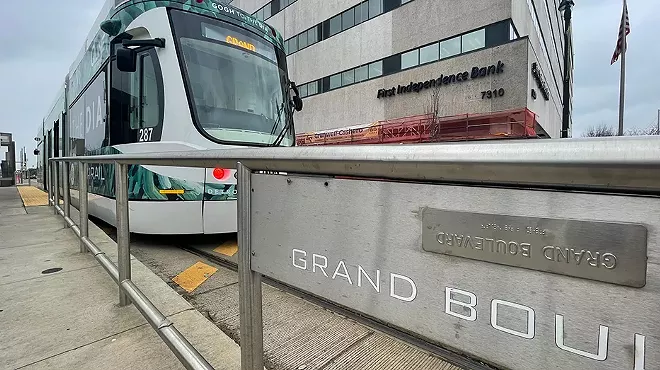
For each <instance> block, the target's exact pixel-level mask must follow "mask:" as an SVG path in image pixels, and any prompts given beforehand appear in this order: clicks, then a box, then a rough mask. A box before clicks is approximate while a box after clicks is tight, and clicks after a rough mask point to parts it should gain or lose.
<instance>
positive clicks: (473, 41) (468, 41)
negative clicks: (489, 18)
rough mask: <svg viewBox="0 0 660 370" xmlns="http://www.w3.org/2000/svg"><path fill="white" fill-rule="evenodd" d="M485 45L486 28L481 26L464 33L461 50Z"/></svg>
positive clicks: (464, 50)
mask: <svg viewBox="0 0 660 370" xmlns="http://www.w3.org/2000/svg"><path fill="white" fill-rule="evenodd" d="M483 47H486V29H485V28H482V29H480V30H477V31H474V32H470V33H468V34H466V35H463V52H464V53H466V52H468V51H472V50H476V49H481V48H483Z"/></svg>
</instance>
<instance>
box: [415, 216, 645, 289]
mask: <svg viewBox="0 0 660 370" xmlns="http://www.w3.org/2000/svg"><path fill="white" fill-rule="evenodd" d="M422 248H423V249H424V250H425V251H429V252H436V253H442V254H447V255H451V256H458V257H465V258H472V259H477V260H481V261H488V262H493V263H500V264H503V265H508V266H517V267H523V268H528V269H533V270H539V271H546V272H553V273H556V274H563V275H569V276H575V277H581V278H586V279H593V280H599V281H604V282H609V283H614V284H621V285H628V286H633V287H643V286H644V284H646V227H645V226H644V225H635V224H628V223H614V222H595V221H584V220H569V219H550V218H540V217H520V216H509V215H498V214H487V213H474V212H456V211H445V210H439V209H431V208H427V209H424V210H423V211H422Z"/></svg>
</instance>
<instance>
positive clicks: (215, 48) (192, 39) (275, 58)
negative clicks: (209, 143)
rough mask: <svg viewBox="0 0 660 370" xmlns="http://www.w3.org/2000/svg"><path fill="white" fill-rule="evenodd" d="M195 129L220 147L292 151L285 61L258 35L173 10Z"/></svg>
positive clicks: (280, 54) (281, 54) (173, 19)
mask: <svg viewBox="0 0 660 370" xmlns="http://www.w3.org/2000/svg"><path fill="white" fill-rule="evenodd" d="M172 21H173V25H174V29H175V33H176V35H177V42H178V44H179V52H180V57H181V60H182V64H183V70H184V74H185V78H184V80H185V82H186V84H187V87H188V93H189V94H190V96H189V99H190V101H191V107H192V108H193V118H194V120H195V123H196V125H197V126H198V127H199V128H200V129H201V130H202V131H204V132H205V133H206V134H208V136H210V137H211V138H213V139H216V140H217V141H220V142H232V143H245V144H257V145H259V144H261V145H270V144H273V143H275V142H276V141H277V142H279V145H283V146H291V145H293V143H294V132H293V129H292V128H291V129H288V132H287V133H286V134H285V135H284V137H283V138H282V139H280V140H278V139H277V138H278V136H279V135H280V134H281V132H282V131H283V130H284V129H285V127H287V123H290V122H291V119H292V118H291V114H292V112H291V107H290V105H289V103H288V102H289V96H288V94H289V92H288V88H287V74H286V57H285V56H284V53H283V52H282V51H280V50H278V49H277V48H276V47H275V46H274V45H273V44H271V43H269V42H267V41H266V40H264V39H261V38H260V37H258V36H257V35H255V34H253V33H251V32H250V31H247V30H245V29H242V28H240V27H236V26H234V25H231V24H227V23H224V22H221V21H217V20H213V19H209V18H205V17H200V16H196V15H193V14H189V13H184V12H177V11H172Z"/></svg>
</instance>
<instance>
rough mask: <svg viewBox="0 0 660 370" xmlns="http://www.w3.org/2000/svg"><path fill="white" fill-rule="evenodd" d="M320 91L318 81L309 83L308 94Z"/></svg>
mask: <svg viewBox="0 0 660 370" xmlns="http://www.w3.org/2000/svg"><path fill="white" fill-rule="evenodd" d="M318 93H319V83H318V81H313V82H310V83H308V84H307V95H308V96H309V95H315V94H318Z"/></svg>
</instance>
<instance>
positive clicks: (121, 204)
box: [115, 162, 131, 306]
mask: <svg viewBox="0 0 660 370" xmlns="http://www.w3.org/2000/svg"><path fill="white" fill-rule="evenodd" d="M115 195H116V197H115V199H116V202H115V203H116V206H117V208H116V210H117V254H118V257H117V269H118V270H119V305H120V306H127V305H129V304H130V303H131V301H130V298H129V296H128V294H126V293H125V292H124V290H123V289H122V288H121V282H122V281H124V280H130V279H131V247H130V232H129V228H128V223H129V220H128V165H126V164H121V163H118V162H115Z"/></svg>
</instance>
